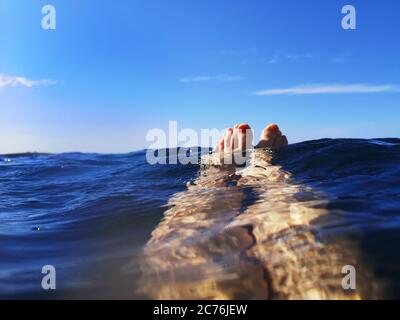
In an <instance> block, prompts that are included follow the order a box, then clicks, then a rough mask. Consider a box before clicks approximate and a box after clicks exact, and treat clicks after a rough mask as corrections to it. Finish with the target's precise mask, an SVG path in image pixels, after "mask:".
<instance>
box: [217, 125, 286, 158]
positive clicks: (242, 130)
mask: <svg viewBox="0 0 400 320" xmlns="http://www.w3.org/2000/svg"><path fill="white" fill-rule="evenodd" d="M252 140H253V131H252V130H251V128H250V126H249V125H248V124H246V123H242V124H237V125H235V126H234V127H233V128H229V129H227V130H226V132H225V134H224V135H223V136H222V138H221V140H220V141H219V143H218V144H217V146H216V148H215V150H214V152H215V153H219V157H220V162H221V164H224V165H231V164H233V165H234V164H244V163H245V161H246V154H245V151H246V150H248V149H251V148H253V146H252ZM287 144H288V140H287V138H286V136H284V135H282V132H281V131H280V130H279V127H278V126H277V125H276V124H270V125H268V126H267V127H265V128H264V130H263V132H262V134H261V138H260V142H259V143H258V144H257V145H256V146H255V148H271V149H279V148H280V147H283V146H286V145H287Z"/></svg>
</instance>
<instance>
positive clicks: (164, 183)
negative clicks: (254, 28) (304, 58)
mask: <svg viewBox="0 0 400 320" xmlns="http://www.w3.org/2000/svg"><path fill="white" fill-rule="evenodd" d="M399 246H400V140H398V139H379V140H356V139H336V140H318V141H309V142H304V143H300V144H294V145H290V146H288V147H286V148H284V149H282V150H281V151H279V152H275V153H271V152H270V151H266V150H256V151H255V152H254V153H253V154H252V155H251V159H250V161H249V165H248V166H247V167H246V168H239V169H237V170H236V171H234V170H232V169H231V168H228V169H221V168H216V167H214V166H209V165H202V166H199V165H179V164H178V165H149V164H148V163H147V162H146V157H145V152H144V151H142V152H134V153H130V154H123V155H98V154H80V153H70V154H60V155H45V154H23V155H5V156H0V297H1V298H153V299H154V298H177V299H178V298H216V299H219V298H259V299H264V298H272V299H274V298H276V299H287V298H393V297H396V298H400V253H399V250H398V247H399ZM345 264H351V265H354V266H355V267H356V270H357V290H356V291H355V292H345V291H343V290H342V289H341V277H342V275H341V267H342V266H343V265H345ZM44 265H54V266H55V267H56V270H57V289H56V290H55V291H52V292H48V291H43V290H42V289H41V279H42V276H43V275H42V274H41V268H42V266H44Z"/></svg>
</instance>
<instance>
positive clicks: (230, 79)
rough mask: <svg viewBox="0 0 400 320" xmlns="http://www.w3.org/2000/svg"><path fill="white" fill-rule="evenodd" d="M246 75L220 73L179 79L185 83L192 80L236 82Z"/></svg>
mask: <svg viewBox="0 0 400 320" xmlns="http://www.w3.org/2000/svg"><path fill="white" fill-rule="evenodd" d="M243 79H244V77H241V76H230V75H225V74H220V75H216V76H193V77H184V78H181V79H179V81H180V82H183V83H191V82H208V81H213V82H236V81H241V80H243Z"/></svg>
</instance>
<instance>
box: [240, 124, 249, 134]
mask: <svg viewBox="0 0 400 320" xmlns="http://www.w3.org/2000/svg"><path fill="white" fill-rule="evenodd" d="M238 129H239V130H242V132H246V130H248V129H251V128H250V126H249V125H248V124H246V123H242V124H240V125H238Z"/></svg>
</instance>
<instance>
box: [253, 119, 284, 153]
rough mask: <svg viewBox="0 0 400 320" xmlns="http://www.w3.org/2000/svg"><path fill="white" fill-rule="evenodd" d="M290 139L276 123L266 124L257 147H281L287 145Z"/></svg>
mask: <svg viewBox="0 0 400 320" xmlns="http://www.w3.org/2000/svg"><path fill="white" fill-rule="evenodd" d="M287 145H288V140H287V138H286V136H284V135H282V132H281V131H280V130H279V127H278V126H277V125H276V124H270V125H268V126H266V127H265V128H264V130H263V132H262V133H261V137H260V142H259V143H258V144H257V145H256V146H255V148H272V149H279V148H280V147H283V146H287Z"/></svg>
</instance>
